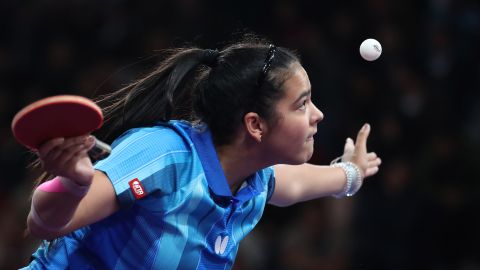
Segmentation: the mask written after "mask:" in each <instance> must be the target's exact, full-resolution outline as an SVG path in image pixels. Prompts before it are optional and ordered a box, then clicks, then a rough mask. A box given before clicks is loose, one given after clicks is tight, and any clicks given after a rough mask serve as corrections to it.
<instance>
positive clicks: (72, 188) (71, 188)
mask: <svg viewBox="0 0 480 270" xmlns="http://www.w3.org/2000/svg"><path fill="white" fill-rule="evenodd" d="M89 187H90V185H88V186H81V185H79V184H77V183H75V182H74V181H72V180H70V179H68V178H65V177H60V176H57V177H55V178H53V179H52V180H50V181H47V182H44V183H42V184H41V185H40V186H38V187H37V189H38V190H41V191H44V192H66V193H70V194H72V195H75V196H77V197H83V196H85V194H87V192H88V188H89Z"/></svg>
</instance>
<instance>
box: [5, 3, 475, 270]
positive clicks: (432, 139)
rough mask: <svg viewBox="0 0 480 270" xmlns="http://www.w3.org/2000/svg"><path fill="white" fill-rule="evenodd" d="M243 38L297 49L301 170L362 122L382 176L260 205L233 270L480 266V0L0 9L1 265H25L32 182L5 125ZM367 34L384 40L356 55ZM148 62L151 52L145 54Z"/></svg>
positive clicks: (331, 152)
mask: <svg viewBox="0 0 480 270" xmlns="http://www.w3.org/2000/svg"><path fill="white" fill-rule="evenodd" d="M243 31H252V32H255V33H257V34H259V35H264V36H266V37H268V38H269V39H271V40H272V41H273V42H274V43H275V44H276V45H278V46H283V47H289V48H292V49H296V50H297V51H298V52H299V53H300V54H301V56H302V61H303V64H304V66H305V68H306V70H307V72H308V73H309V76H310V79H311V82H312V86H313V95H314V101H315V102H316V104H317V105H318V107H319V108H320V109H321V110H322V111H323V112H324V114H325V120H324V121H323V122H322V123H321V124H320V125H319V132H318V134H317V137H316V152H315V155H314V157H313V159H312V161H311V162H313V163H317V164H328V163H329V161H330V160H332V159H333V158H335V157H336V156H338V155H341V153H342V150H343V143H344V141H345V138H346V137H348V136H350V137H354V136H355V135H356V132H357V130H358V129H359V128H360V127H361V125H362V124H363V123H364V122H368V123H370V124H371V125H372V128H373V129H372V134H371V137H370V140H369V150H371V151H375V152H377V153H378V154H379V155H380V156H381V157H382V159H383V165H382V168H381V171H380V172H379V173H378V174H377V175H376V176H375V177H372V178H371V179H369V180H367V181H366V183H365V184H364V187H363V189H362V190H361V191H360V192H359V193H358V194H357V195H356V196H354V197H352V198H348V199H342V200H336V199H333V198H324V199H319V200H316V201H311V202H308V203H301V204H298V205H296V206H292V207H289V208H276V207H272V206H268V207H267V209H266V212H265V214H264V218H263V219H262V221H261V222H260V224H259V226H258V227H257V228H256V229H255V230H254V231H253V232H252V234H251V235H250V236H249V237H248V238H246V239H245V240H244V241H243V242H242V244H241V245H240V246H241V247H240V252H239V256H238V258H237V261H236V265H235V269H237V270H240V269H252V270H253V269H465V270H470V269H480V245H479V243H480V232H479V228H480V218H479V209H480V208H479V206H480V199H479V198H480V196H478V195H477V194H478V193H479V191H480V184H479V183H480V177H479V175H480V170H479V164H480V163H479V161H480V158H479V154H478V153H479V150H480V79H479V78H480V49H479V48H480V47H479V45H480V42H479V41H480V4H479V2H478V1H471V0H455V1H453V0H429V1H414V0H403V1H387V0H367V1H355V2H352V3H348V2H343V1H314V0H297V1H293V0H291V1H272V0H269V1H249V0H244V1H235V2H233V1H195V0H177V1H126V0H115V1H114V0H104V1H93V0H81V1H80V0H71V1H59V0H38V1H7V0H4V1H1V2H0V33H1V34H0V117H1V126H0V147H1V154H0V165H1V166H2V167H1V175H0V178H1V192H0V269H16V268H19V267H21V266H24V265H25V264H26V263H27V261H28V258H29V256H30V254H31V253H32V252H33V251H34V249H35V248H36V247H37V245H38V241H37V240H35V239H33V238H31V237H25V236H24V234H23V233H24V230H25V220H26V216H27V213H28V209H29V203H30V202H29V196H30V192H31V189H32V184H33V179H34V178H35V176H36V175H35V173H34V172H33V171H32V170H29V169H27V166H28V164H29V163H30V162H31V161H32V160H33V159H32V156H31V154H30V153H29V152H28V151H27V150H26V149H25V148H23V147H22V146H20V145H19V144H18V143H16V142H15V140H14V139H13V137H12V134H11V131H10V122H11V120H12V118H13V116H14V114H15V113H16V112H17V111H18V110H19V109H21V108H22V107H23V106H25V105H27V104H28V103H30V102H33V101H35V100H37V99H40V98H42V97H46V96H50V95H56V94H77V95H83V96H86V97H94V96H95V95H98V94H101V93H106V92H110V91H113V90H115V89H118V88H120V87H121V86H123V85H125V84H126V83H128V82H130V81H131V80H132V79H134V78H135V77H136V76H139V75H140V74H142V73H143V72H145V71H146V70H148V69H149V68H151V66H152V65H153V64H155V59H156V58H155V57H154V56H155V55H157V54H158V52H159V51H160V50H162V49H165V48H170V47H173V46H179V45H184V44H185V43H192V44H196V45H199V46H201V47H204V48H221V47H222V46H223V45H224V44H225V42H226V41H230V40H232V38H234V36H235V34H234V33H239V32H243ZM366 38H375V39H377V40H379V41H380V42H381V43H382V46H383V54H382V56H381V57H380V58H379V59H378V60H377V61H374V62H367V61H364V60H363V59H361V57H360V55H359V53H358V48H359V45H360V43H361V42H362V41H363V40H364V39H366ZM152 56H153V57H152Z"/></svg>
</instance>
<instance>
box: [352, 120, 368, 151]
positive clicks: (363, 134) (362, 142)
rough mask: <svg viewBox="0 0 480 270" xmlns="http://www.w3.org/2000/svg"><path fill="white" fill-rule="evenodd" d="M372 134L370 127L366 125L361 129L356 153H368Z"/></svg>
mask: <svg viewBox="0 0 480 270" xmlns="http://www.w3.org/2000/svg"><path fill="white" fill-rule="evenodd" d="M369 134H370V125H369V124H365V125H363V127H362V128H361V129H360V131H359V132H358V134H357V140H356V145H355V153H357V154H358V153H366V152H367V139H368V135H369Z"/></svg>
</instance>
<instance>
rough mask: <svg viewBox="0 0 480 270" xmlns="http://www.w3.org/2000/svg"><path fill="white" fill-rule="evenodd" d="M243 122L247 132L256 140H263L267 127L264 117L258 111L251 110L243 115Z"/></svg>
mask: <svg viewBox="0 0 480 270" xmlns="http://www.w3.org/2000/svg"><path fill="white" fill-rule="evenodd" d="M243 123H244V124H245V129H246V131H247V134H248V135H249V136H250V137H251V138H252V139H254V140H255V141H256V142H261V141H262V136H263V135H264V133H265V132H266V128H267V125H266V123H265V122H264V121H263V119H262V118H261V117H260V116H259V115H258V114H257V113H254V112H249V113H247V114H245V116H244V117H243Z"/></svg>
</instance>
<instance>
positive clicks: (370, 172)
mask: <svg viewBox="0 0 480 270" xmlns="http://www.w3.org/2000/svg"><path fill="white" fill-rule="evenodd" d="M377 172H378V167H371V168H368V169H367V170H366V171H365V177H369V176H372V175H375V174H376V173H377Z"/></svg>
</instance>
